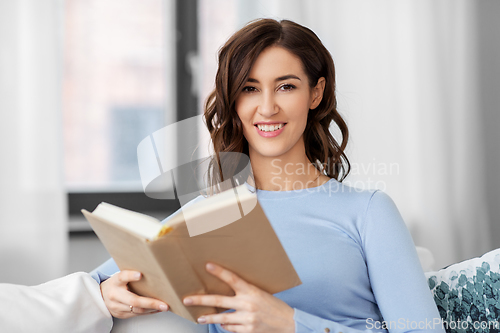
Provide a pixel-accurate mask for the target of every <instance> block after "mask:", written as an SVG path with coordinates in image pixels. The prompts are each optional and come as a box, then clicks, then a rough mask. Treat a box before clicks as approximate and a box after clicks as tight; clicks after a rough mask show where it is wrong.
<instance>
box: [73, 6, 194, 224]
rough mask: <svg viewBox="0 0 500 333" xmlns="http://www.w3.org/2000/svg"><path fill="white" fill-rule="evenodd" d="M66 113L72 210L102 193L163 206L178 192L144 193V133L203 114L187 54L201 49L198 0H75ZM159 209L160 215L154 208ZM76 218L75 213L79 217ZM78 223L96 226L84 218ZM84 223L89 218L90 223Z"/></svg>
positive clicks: (104, 197) (141, 206)
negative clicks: (139, 153)
mask: <svg viewBox="0 0 500 333" xmlns="http://www.w3.org/2000/svg"><path fill="white" fill-rule="evenodd" d="M64 15H65V16H64V44H63V45H64V73H63V80H64V81H63V91H64V92H63V93H64V95H63V112H64V115H63V119H64V150H65V177H66V186H67V189H68V195H69V212H70V215H75V216H80V209H82V208H85V209H88V210H93V209H94V208H95V207H96V205H97V204H98V203H100V202H101V201H107V202H110V203H114V204H117V205H121V206H123V207H126V208H129V209H133V210H139V211H147V212H148V213H150V212H151V211H158V214H157V215H158V217H160V218H162V217H165V216H166V214H167V213H170V212H172V211H173V210H174V209H177V208H178V206H179V204H178V202H177V201H175V200H154V199H150V198H147V197H146V195H145V194H144V193H143V188H142V184H141V181H140V175H139V169H138V163H137V157H136V150H137V145H138V144H139V142H140V141H141V140H142V139H143V138H145V137H146V136H148V135H149V134H151V133H153V132H154V131H156V130H158V129H161V128H163V127H164V126H166V125H168V124H170V123H173V122H175V121H176V120H179V119H182V118H185V117H189V116H191V115H194V114H196V112H197V110H196V107H195V108H194V112H193V111H192V110H191V109H186V108H184V109H182V110H181V109H180V108H179V111H178V110H177V108H176V103H175V101H176V100H177V99H181V100H183V101H184V103H183V105H184V106H185V105H197V99H196V98H197V96H196V94H193V93H192V91H189V90H188V91H187V92H186V89H180V88H179V87H183V86H184V87H185V86H188V87H189V86H192V82H191V81H192V78H191V73H190V68H186V66H185V64H186V59H189V58H190V57H191V58H193V55H196V46H197V39H196V30H197V24H196V20H195V22H194V24H193V23H192V21H191V22H189V21H187V22H186V20H185V19H183V18H185V17H193V16H194V17H195V18H196V1H194V0H190V1H186V0H184V1H182V0H179V1H172V0H142V1H134V0H106V1H100V0H65V8H64ZM153 215H154V214H153ZM70 220H71V221H76V220H75V219H70ZM77 220H78V221H77V222H78V223H72V222H70V230H78V229H81V228H83V229H88V226H87V225H86V223H85V222H83V221H84V220H83V219H81V218H80V219H77ZM82 223H83V224H82Z"/></svg>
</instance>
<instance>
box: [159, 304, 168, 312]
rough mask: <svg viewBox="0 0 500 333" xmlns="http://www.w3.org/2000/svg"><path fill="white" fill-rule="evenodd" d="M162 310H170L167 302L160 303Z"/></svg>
mask: <svg viewBox="0 0 500 333" xmlns="http://www.w3.org/2000/svg"><path fill="white" fill-rule="evenodd" d="M160 310H161V311H168V305H167V304H160Z"/></svg>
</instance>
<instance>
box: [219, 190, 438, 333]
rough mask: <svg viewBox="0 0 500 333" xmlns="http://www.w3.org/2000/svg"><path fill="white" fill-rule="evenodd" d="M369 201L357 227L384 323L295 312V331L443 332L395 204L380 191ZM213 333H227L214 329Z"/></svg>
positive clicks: (295, 309) (297, 310) (414, 251)
mask: <svg viewBox="0 0 500 333" xmlns="http://www.w3.org/2000/svg"><path fill="white" fill-rule="evenodd" d="M367 201H368V204H365V206H364V207H365V210H364V211H362V212H361V213H360V215H359V218H358V220H357V222H356V223H357V230H358V232H359V234H360V241H361V244H360V245H361V247H362V251H363V255H364V257H365V261H366V265H367V273H368V276H369V279H370V285H371V288H372V291H373V294H374V296H375V300H376V302H377V305H378V307H379V310H380V312H381V314H382V317H383V320H382V321H376V320H375V319H372V318H367V319H366V321H365V322H366V324H365V325H364V327H361V328H360V327H359V326H358V327H357V328H353V327H349V326H347V325H344V324H340V323H338V322H336V321H333V320H329V319H325V318H322V317H319V316H317V315H314V314H311V313H308V312H306V311H303V310H300V309H297V308H294V321H295V333H313V332H315V333H322V332H324V333H361V332H364V333H368V332H387V331H388V332H391V333H392V332H398V333H400V332H407V333H409V332H411V333H415V332H439V333H444V332H445V331H444V328H443V326H442V320H441V318H440V316H439V313H438V311H437V307H436V304H435V302H434V300H433V298H432V295H431V292H430V289H429V287H428V285H427V281H426V279H425V275H424V273H423V270H422V267H421V265H420V261H419V259H418V255H417V252H416V249H415V246H414V243H413V240H412V238H411V235H410V233H409V231H408V229H407V227H406V225H405V223H404V221H403V219H402V217H401V215H400V213H399V211H398V209H397V208H396V206H395V204H394V202H393V201H392V200H391V198H390V197H389V196H388V195H386V194H385V193H383V192H380V191H375V192H373V193H372V194H371V197H370V199H369V200H367ZM332 301H335V300H332ZM211 332H227V331H226V330H224V329H222V328H220V326H218V325H214V327H212V330H211Z"/></svg>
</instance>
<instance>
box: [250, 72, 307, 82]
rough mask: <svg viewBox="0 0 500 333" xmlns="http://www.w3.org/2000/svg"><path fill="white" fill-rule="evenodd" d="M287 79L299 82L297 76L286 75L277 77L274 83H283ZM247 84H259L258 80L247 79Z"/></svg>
mask: <svg viewBox="0 0 500 333" xmlns="http://www.w3.org/2000/svg"><path fill="white" fill-rule="evenodd" d="M288 79H296V80H299V81H301V80H300V78H299V77H298V76H297V75H293V74H288V75H283V76H280V77H277V78H276V79H275V80H274V81H276V82H278V81H285V80H288ZM247 82H253V83H259V80H257V79H254V78H251V77H249V78H248V80H247Z"/></svg>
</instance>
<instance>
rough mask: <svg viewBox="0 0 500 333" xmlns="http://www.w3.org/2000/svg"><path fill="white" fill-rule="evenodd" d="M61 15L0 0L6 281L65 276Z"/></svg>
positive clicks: (53, 6)
mask: <svg viewBox="0 0 500 333" xmlns="http://www.w3.org/2000/svg"><path fill="white" fill-rule="evenodd" d="M60 10H61V4H60V3H59V2H58V1H57V0H44V1H39V0H16V1H10V0H0V134H1V140H0V156H1V164H0V184H1V187H0V267H1V269H0V283H16V284H28V285H32V284H38V283H42V282H46V281H48V280H50V279H53V278H56V277H60V276H62V275H64V274H65V267H66V256H67V223H66V222H67V221H66V212H65V209H66V199H65V194H64V189H63V173H62V157H61V156H62V145H63V144H62V115H61V101H60V99H61V87H60V84H61V81H60V74H61V70H60V69H61V52H60V51H61V44H60V33H61V28H60V25H59V22H60V19H59V15H60Z"/></svg>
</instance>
